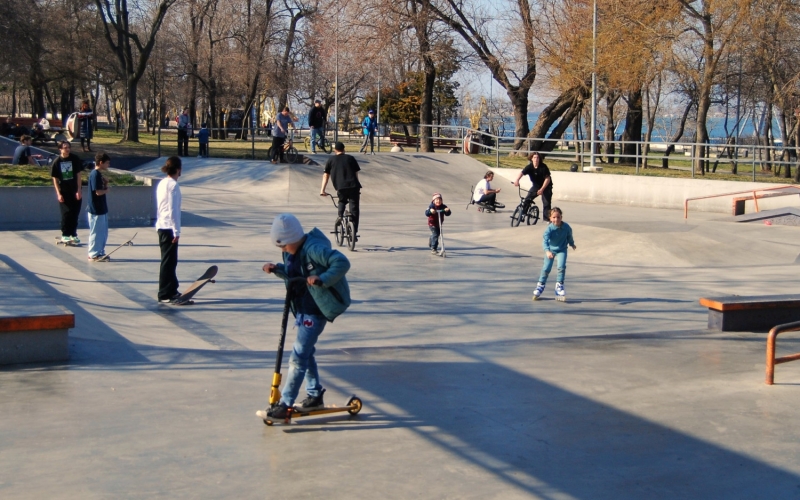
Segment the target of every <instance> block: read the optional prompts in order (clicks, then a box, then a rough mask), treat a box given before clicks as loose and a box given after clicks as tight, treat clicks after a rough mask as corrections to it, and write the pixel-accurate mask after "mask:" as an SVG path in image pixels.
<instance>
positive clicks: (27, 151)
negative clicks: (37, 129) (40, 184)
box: [11, 134, 39, 166]
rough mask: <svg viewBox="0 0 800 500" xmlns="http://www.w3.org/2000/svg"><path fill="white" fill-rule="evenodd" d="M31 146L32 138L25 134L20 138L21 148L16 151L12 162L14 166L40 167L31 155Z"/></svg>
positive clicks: (18, 147)
mask: <svg viewBox="0 0 800 500" xmlns="http://www.w3.org/2000/svg"><path fill="white" fill-rule="evenodd" d="M31 144H33V138H31V136H29V135H27V134H25V135H23V136H22V137H20V138H19V146H17V149H15V150H14V158H13V159H12V160H11V164H12V165H35V166H38V165H39V164H38V163H36V160H35V159H34V157H33V154H31Z"/></svg>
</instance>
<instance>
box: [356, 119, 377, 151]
mask: <svg viewBox="0 0 800 500" xmlns="http://www.w3.org/2000/svg"><path fill="white" fill-rule="evenodd" d="M361 128H362V129H363V131H364V144H362V145H361V149H359V150H358V151H359V152H361V153H364V154H367V143H369V149H370V152H371V153H372V154H375V131H376V130H378V120H376V119H375V111H374V110H372V109H370V110H369V113H367V116H366V117H365V118H364V120H363V121H362V122H361Z"/></svg>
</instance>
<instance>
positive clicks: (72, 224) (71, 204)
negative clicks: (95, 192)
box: [58, 193, 81, 237]
mask: <svg viewBox="0 0 800 500" xmlns="http://www.w3.org/2000/svg"><path fill="white" fill-rule="evenodd" d="M62 195H63V196H64V203H59V204H58V208H60V209H61V236H76V237H77V236H78V217H79V216H80V215H81V200H76V199H75V193H62Z"/></svg>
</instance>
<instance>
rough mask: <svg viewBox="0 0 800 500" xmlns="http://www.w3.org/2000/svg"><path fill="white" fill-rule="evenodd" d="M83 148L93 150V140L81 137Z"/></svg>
mask: <svg viewBox="0 0 800 500" xmlns="http://www.w3.org/2000/svg"><path fill="white" fill-rule="evenodd" d="M81 147H83V148H86V149H89V150H91V149H92V139H91V138H90V137H81Z"/></svg>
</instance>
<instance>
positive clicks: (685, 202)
mask: <svg viewBox="0 0 800 500" xmlns="http://www.w3.org/2000/svg"><path fill="white" fill-rule="evenodd" d="M792 189H796V190H798V191H800V186H789V185H786V186H777V187H774V188H762V189H748V190H747V191H734V192H732V193H720V194H711V195H708V196H695V197H692V198H686V199H685V200H683V218H684V219H688V218H689V202H690V201H696V200H707V199H709V198H720V197H722V196H735V195H737V194H746V195H751V196H752V197H753V203H754V204H755V207H756V213H758V212H759V208H758V199H759V198H769V197H772V196H791V195H794V194H798V193H796V192H795V193H788V192H785V193H773V192H774V191H780V190H792ZM758 193H768V194H762V195H761V196H759V195H758Z"/></svg>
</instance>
